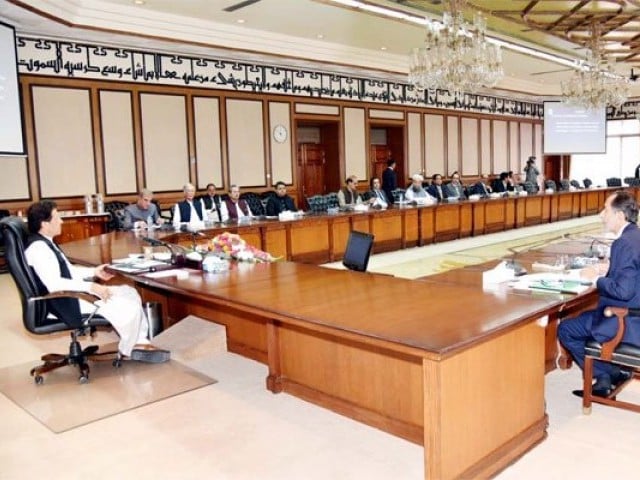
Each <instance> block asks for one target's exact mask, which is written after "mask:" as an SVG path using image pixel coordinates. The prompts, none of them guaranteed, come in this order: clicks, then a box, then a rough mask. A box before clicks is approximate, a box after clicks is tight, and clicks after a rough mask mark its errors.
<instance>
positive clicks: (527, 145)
mask: <svg viewBox="0 0 640 480" xmlns="http://www.w3.org/2000/svg"><path fill="white" fill-rule="evenodd" d="M531 155H533V124H531V123H525V122H522V123H520V157H519V158H518V161H517V162H516V165H514V164H513V162H512V163H511V166H512V167H514V168H513V169H512V170H513V171H514V172H522V171H523V169H524V166H525V163H526V161H527V158H529V157H530V156H531Z"/></svg>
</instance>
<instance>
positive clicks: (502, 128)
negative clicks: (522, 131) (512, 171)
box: [493, 120, 509, 174]
mask: <svg viewBox="0 0 640 480" xmlns="http://www.w3.org/2000/svg"><path fill="white" fill-rule="evenodd" d="M507 149H508V144H507V122H505V121H503V120H494V121H493V173H495V174H499V173H500V172H506V171H508V170H509V169H508V168H507V160H508V158H509V154H508V150H507Z"/></svg>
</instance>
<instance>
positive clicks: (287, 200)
mask: <svg viewBox="0 0 640 480" xmlns="http://www.w3.org/2000/svg"><path fill="white" fill-rule="evenodd" d="M285 211H289V212H295V211H296V206H295V204H294V203H293V199H292V198H291V197H290V196H289V195H287V186H286V185H285V183H284V182H277V183H276V194H275V195H273V196H271V197H269V200H267V208H266V213H267V215H268V216H269V217H277V216H278V215H279V214H280V213H281V212H285Z"/></svg>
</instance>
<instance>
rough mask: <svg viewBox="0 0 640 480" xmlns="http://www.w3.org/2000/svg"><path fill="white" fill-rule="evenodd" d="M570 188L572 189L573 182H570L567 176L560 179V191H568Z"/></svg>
mask: <svg viewBox="0 0 640 480" xmlns="http://www.w3.org/2000/svg"><path fill="white" fill-rule="evenodd" d="M576 188H579V187H576ZM568 190H571V182H569V180H568V179H567V178H563V179H562V180H560V191H561V192H566V191H568Z"/></svg>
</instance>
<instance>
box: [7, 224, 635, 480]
mask: <svg viewBox="0 0 640 480" xmlns="http://www.w3.org/2000/svg"><path fill="white" fill-rule="evenodd" d="M580 220H581V221H579V222H575V221H570V222H563V223H561V224H555V225H554V226H551V225H547V226H543V227H532V228H528V229H520V230H517V231H511V232H504V233H501V234H495V236H486V237H480V238H473V239H467V240H458V241H454V242H447V243H443V244H438V245H432V246H428V247H422V248H415V249H408V250H403V251H400V252H394V253H389V254H381V255H374V256H373V257H372V259H371V262H370V270H372V271H380V272H385V273H393V274H395V275H402V276H406V277H408V278H415V277H418V276H423V275H426V274H428V273H429V272H433V271H438V270H440V269H442V268H449V266H451V265H452V262H458V263H465V262H467V261H469V260H470V259H473V261H475V260H478V261H480V260H484V259H488V258H495V257H493V255H495V256H499V255H500V253H499V252H501V251H504V250H505V248H508V247H507V246H508V245H511V244H512V242H515V243H516V244H518V245H524V244H527V243H528V242H530V241H531V236H532V235H549V236H551V237H554V236H557V231H558V229H562V230H565V229H570V230H572V231H574V230H585V229H586V230H594V229H595V230H597V229H598V228H599V226H598V224H597V219H596V218H595V217H594V218H591V219H580ZM0 296H1V298H2V313H1V315H0V368H2V367H6V366H10V365H16V364H22V363H26V362H29V361H35V360H36V359H37V358H38V356H39V355H40V354H41V353H43V352H48V351H59V350H63V349H65V348H66V346H67V337H66V336H65V335H60V336H57V335H54V336H44V337H36V336H31V335H29V334H27V333H25V331H24V329H23V327H22V324H21V309H20V300H19V297H18V294H17V292H16V290H15V287H14V285H13V282H12V280H11V278H10V277H9V276H8V275H0ZM189 366H190V367H191V368H194V369H196V370H198V371H200V372H202V373H203V374H205V375H209V376H211V377H213V378H215V379H217V380H218V383H216V384H214V385H209V386H205V387H202V388H199V389H197V390H194V391H191V392H187V393H185V394H182V395H178V396H175V397H172V398H168V399H166V400H162V401H159V402H155V403H152V404H148V405H145V406H143V407H141V408H138V409H135V410H130V411H127V412H124V413H121V414H119V415H115V416H112V417H109V418H105V419H103V420H99V421H96V422H93V423H90V424H87V425H84V426H81V427H78V428H74V429H72V430H69V431H66V432H63V433H60V434H55V433H52V432H51V431H50V430H48V429H47V428H46V427H44V426H43V425H42V424H41V423H39V422H38V421H37V420H35V419H34V418H32V417H30V416H29V415H28V414H27V413H26V412H25V411H24V410H22V409H21V408H20V407H18V406H16V405H15V404H13V403H12V402H11V401H10V400H9V399H7V398H6V397H5V396H3V395H0V419H1V421H2V426H3V428H2V429H1V430H0V479H2V480H10V479H16V480H17V479H35V478H67V479H81V478H82V479H84V478H93V479H113V478H124V479H129V478H131V479H133V478H135V479H136V480H143V479H174V478H175V479H201V478H202V479H204V478H207V479H216V480H224V479H233V480H244V479H247V480H249V479H252V480H253V479H255V480H269V479H274V480H275V479H287V480H289V479H291V480H298V479H312V480H313V479H318V480H320V479H323V480H324V479H345V480H349V479H353V480H356V479H358V480H360V479H368V480H386V479H389V480H397V479H402V480H411V479H415V480H418V479H422V478H424V468H423V450H422V448H421V447H419V446H417V445H414V444H412V443H409V442H406V441H404V440H402V439H400V438H396V437H393V436H391V435H388V434H386V433H384V432H381V431H379V430H376V429H374V428H370V427H368V426H366V425H362V424H360V423H358V422H355V421H352V420H350V419H348V418H345V417H342V416H340V415H337V414H335V413H333V412H330V411H328V410H325V409H322V408H319V407H316V406H314V405H312V404H310V403H307V402H304V401H302V400H299V399H297V398H295V397H292V396H290V395H287V394H280V395H273V394H271V393H269V392H268V391H266V389H265V377H266V375H267V369H266V367H265V366H264V365H261V364H259V363H256V362H253V361H251V360H247V359H244V358H242V357H239V356H237V355H233V354H229V353H218V354H211V355H202V356H200V357H199V358H194V359H192V361H191V362H190V363H189ZM25 382H31V379H30V378H29V377H28V372H26V371H25ZM580 382H581V376H580V372H579V371H578V370H577V369H575V368H573V369H571V370H567V371H554V372H552V373H550V374H548V375H547V376H546V401H547V411H548V414H549V429H548V432H549V436H548V438H547V439H546V440H545V441H544V442H542V443H541V444H540V445H539V446H538V447H536V448H535V449H533V450H532V451H531V452H529V453H527V454H526V455H525V456H524V457H522V458H521V459H520V460H518V461H517V462H516V463H514V464H513V465H512V466H510V467H508V468H507V469H506V470H504V471H503V472H502V473H501V474H500V475H498V477H497V478H499V479H501V480H503V479H514V480H516V479H517V480H523V479H539V478H545V479H559V480H560V479H562V480H570V479H581V480H583V479H596V478H611V477H614V478H615V477H617V478H636V477H637V476H638V467H637V464H636V461H637V451H638V444H639V443H640V415H637V414H634V413H631V412H626V411H621V410H618V409H612V408H608V407H603V406H600V405H594V407H593V412H592V414H591V415H590V416H584V415H583V414H582V409H581V405H580V401H579V399H577V398H576V397H573V396H572V395H571V393H570V391H571V389H573V388H578V387H579V385H580ZM44 387H46V384H45V385H44ZM78 388H82V386H80V385H78ZM33 389H34V390H33V395H34V396H38V395H44V394H46V391H45V390H44V389H42V388H41V387H35V386H33ZM627 390H629V395H631V396H635V397H637V398H640V382H636V384H635V385H631V386H630V387H629V388H628V389H627Z"/></svg>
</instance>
